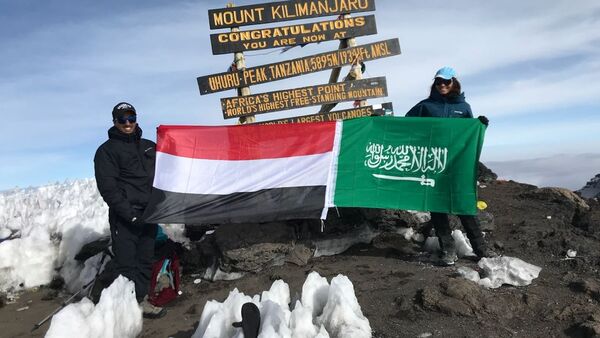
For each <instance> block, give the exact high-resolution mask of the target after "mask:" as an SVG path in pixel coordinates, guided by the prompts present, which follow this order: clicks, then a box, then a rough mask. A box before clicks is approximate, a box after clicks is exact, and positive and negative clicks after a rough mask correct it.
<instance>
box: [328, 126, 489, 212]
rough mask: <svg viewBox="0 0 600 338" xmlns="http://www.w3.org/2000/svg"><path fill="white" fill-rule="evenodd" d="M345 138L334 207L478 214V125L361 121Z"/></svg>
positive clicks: (480, 139)
mask: <svg viewBox="0 0 600 338" xmlns="http://www.w3.org/2000/svg"><path fill="white" fill-rule="evenodd" d="M341 133H342V134H341V140H340V141H339V142H340V144H339V154H338V157H337V163H334V165H333V169H334V170H335V168H336V167H337V174H336V175H335V177H336V179H335V183H334V184H335V186H334V187H331V188H332V189H331V190H332V191H333V194H332V195H333V196H331V197H330V198H332V200H333V205H336V206H339V207H370V208H384V209H404V210H421V211H434V212H444V213H451V214H458V215H474V214H475V213H476V202H477V187H476V177H477V162H478V160H479V155H480V152H481V147H482V145H483V139H484V135H485V127H484V126H483V125H482V124H481V123H480V122H479V120H477V119H461V118H411V117H387V116H386V117H374V118H360V119H353V120H346V121H343V127H342V132H341Z"/></svg>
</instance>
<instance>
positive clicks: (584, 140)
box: [0, 0, 600, 190]
mask: <svg viewBox="0 0 600 338" xmlns="http://www.w3.org/2000/svg"><path fill="white" fill-rule="evenodd" d="M261 2H266V1H236V2H235V3H236V5H246V4H255V3H261ZM226 3H227V2H226V1H183V0H170V1H158V0H144V1H141V0H139V1H114V0H106V1H92V0H78V1H66V0H47V1H34V0H19V1H12V0H0V45H1V46H2V48H0V116H2V120H3V123H2V124H1V125H0V144H2V146H0V163H1V165H0V190H5V189H10V188H14V187H27V186H38V185H43V184H47V183H54V182H62V181H64V180H66V179H77V178H88V177H93V175H94V173H93V156H94V152H95V151H96V149H97V147H98V146H99V145H100V144H101V143H102V142H104V141H105V140H106V138H107V130H108V128H109V127H110V126H111V125H112V122H111V113H110V112H111V109H112V107H113V106H114V105H115V104H116V103H117V102H120V101H127V102H130V103H132V104H133V105H134V106H135V107H136V109H137V111H138V121H139V123H140V126H141V128H142V129H143V130H144V136H145V137H146V138H149V139H152V140H155V139H156V133H155V128H156V127H157V126H158V125H161V124H163V125H167V124H188V125H222V124H233V123H235V120H224V119H223V117H222V112H221V109H220V102H219V99H220V98H223V97H229V96H234V95H235V92H234V91H232V90H230V91H225V92H220V93H214V94H208V95H200V93H199V90H198V86H197V83H196V77H198V76H203V75H209V74H214V73H220V72H224V71H226V70H227V68H228V67H229V65H230V63H231V61H232V57H233V56H232V55H231V54H226V55H212V52H211V48H210V41H209V35H210V34H211V33H216V32H221V31H222V30H215V31H211V30H210V29H209V25H208V9H213V8H222V7H225V5H226ZM376 7H377V10H376V11H375V12H374V13H372V14H375V17H376V20H377V30H378V34H377V35H372V36H366V37H359V38H357V43H358V44H365V43H370V42H374V41H380V40H385V39H391V38H398V39H399V41H400V47H401V50H402V53H401V55H398V56H395V57H391V58H385V59H379V60H374V61H371V62H367V64H366V66H367V69H366V73H365V75H366V76H367V77H376V76H386V78H387V85H388V93H389V96H388V97H387V98H382V99H373V100H369V103H374V104H376V103H382V102H392V103H393V104H394V111H395V115H398V116H403V115H404V114H405V112H406V111H408V110H409V109H410V108H411V107H412V106H413V105H415V104H416V103H417V102H418V101H420V100H422V99H424V98H425V97H426V96H427V95H428V93H429V86H430V85H431V81H432V78H433V75H434V73H435V71H436V70H437V69H438V68H440V67H442V66H445V65H449V66H452V67H454V68H455V69H456V70H457V73H458V75H457V77H458V79H459V80H460V81H461V84H462V88H463V90H464V91H465V96H466V99H467V101H468V102H469V103H470V104H471V107H472V108H473V111H474V114H475V115H485V116H487V117H488V118H489V120H490V126H489V128H488V130H487V135H486V140H485V145H484V148H483V153H482V161H483V162H484V163H487V164H489V166H490V167H491V168H492V170H495V171H496V172H497V173H498V174H499V175H500V177H501V178H505V179H515V180H527V183H532V184H536V185H541V186H562V187H566V188H570V189H579V188H581V187H583V185H584V184H585V183H586V182H587V181H588V180H589V179H590V178H592V177H593V176H595V175H596V174H598V173H600V160H599V158H600V136H598V134H599V133H598V131H600V2H598V1H597V0H581V1H577V0H576V1H573V0H570V1H563V0H558V1H542V0H531V1H527V2H523V1H516V0H507V1H474V0H473V1H467V0H455V1H452V2H448V1H437V0H436V1H418V0H405V1H395V0H376ZM365 14H371V13H365ZM356 15H362V14H356ZM327 19H331V18H319V19H311V20H308V21H321V20H327ZM292 23H295V22H294V21H288V22H285V23H279V24H278V25H288V24H292ZM258 27H261V26H249V27H247V28H244V29H250V28H258ZM337 47H338V43H337V42H336V41H329V42H322V43H320V44H312V45H307V46H305V47H303V48H300V47H297V48H293V49H291V50H290V51H288V52H286V53H283V54H282V53H281V52H280V50H277V49H268V50H263V51H254V52H248V53H246V64H247V66H248V67H251V66H257V65H262V64H267V63H272V62H278V61H283V60H287V59H292V58H296V57H302V56H308V55H311V54H316V53H321V52H326V51H332V50H335V49H336V48H337ZM346 72H347V69H344V70H343V71H342V74H345V73H346ZM328 78H329V72H328V71H324V72H318V73H313V74H311V75H305V76H300V77H295V78H291V79H286V80H281V81H276V82H271V83H267V84H262V85H257V86H253V87H251V91H252V93H259V92H266V91H272V90H277V89H284V88H296V87H302V86H306V85H307V84H318V83H326V82H327V80H328ZM344 108H350V104H349V103H346V104H342V105H339V109H344ZM316 110H318V107H314V108H313V109H303V110H299V111H291V112H290V111H287V112H278V113H269V114H263V115H258V117H257V120H258V121H266V120H272V119H277V118H282V117H288V116H296V115H305V114H310V113H313V112H316Z"/></svg>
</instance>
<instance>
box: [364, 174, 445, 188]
mask: <svg viewBox="0 0 600 338" xmlns="http://www.w3.org/2000/svg"><path fill="white" fill-rule="evenodd" d="M373 176H375V177H377V178H381V179H382V180H394V181H415V182H420V183H421V185H424V186H430V187H432V188H433V187H435V180H434V179H433V178H425V175H422V176H421V177H399V176H390V175H381V174H373Z"/></svg>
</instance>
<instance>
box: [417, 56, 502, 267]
mask: <svg viewBox="0 0 600 338" xmlns="http://www.w3.org/2000/svg"><path fill="white" fill-rule="evenodd" d="M406 116H408V117H459V118H472V117H473V113H472V112H471V106H470V105H469V104H468V103H467V101H465V95H464V93H463V92H462V91H461V87H460V82H458V80H457V79H456V72H455V71H454V69H452V68H450V67H443V68H441V69H440V70H438V71H437V73H436V74H435V78H434V82H433V84H432V85H431V92H430V94H429V97H428V98H426V99H425V100H423V101H421V102H419V103H417V105H415V106H414V107H412V108H411V110H409V111H408V113H406ZM478 119H479V121H481V123H483V124H484V125H486V126H487V125H488V119H487V118H486V117H485V116H479V117H478ZM458 217H459V218H460V222H461V223H462V225H463V227H464V228H465V231H466V233H467V237H468V238H469V241H470V242H471V246H472V247H473V251H474V252H475V254H476V255H477V256H478V257H495V256H497V254H496V253H495V252H494V251H492V250H491V249H490V248H489V247H488V246H487V245H486V243H485V240H484V238H483V233H482V232H481V228H480V226H479V221H478V220H477V218H476V217H475V216H471V215H458ZM431 222H432V223H433V227H434V228H435V232H436V234H437V236H438V239H439V243H440V248H441V250H442V254H441V256H440V260H441V263H442V264H444V265H454V262H455V261H456V260H457V259H458V257H457V256H456V247H455V245H454V239H453V238H452V235H451V234H452V230H451V229H450V222H449V220H448V214H445V213H439V212H432V213H431Z"/></svg>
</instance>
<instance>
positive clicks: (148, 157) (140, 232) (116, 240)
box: [92, 102, 165, 318]
mask: <svg viewBox="0 0 600 338" xmlns="http://www.w3.org/2000/svg"><path fill="white" fill-rule="evenodd" d="M112 117H113V124H114V125H113V127H111V128H110V129H109V130H108V140H107V141H106V142H104V143H103V144H102V145H101V146H100V147H99V148H98V150H97V151H96V156H95V157H94V170H95V174H96V184H97V185H98V190H99V191H100V195H102V198H103V199H104V201H105V202H106V204H108V208H109V209H108V221H109V224H110V232H111V237H112V250H113V254H114V258H113V260H112V262H111V265H110V266H109V267H107V268H106V269H105V271H104V272H103V273H102V275H101V276H100V277H99V278H98V281H97V283H96V284H95V285H94V287H93V289H92V298H96V299H92V300H93V301H95V302H97V301H98V299H99V297H100V292H101V290H102V288H104V287H106V286H108V285H110V283H112V281H113V280H114V279H115V278H116V277H117V276H118V275H123V276H125V277H127V278H128V279H129V280H131V281H133V282H134V283H135V293H136V297H137V299H138V302H140V305H141V306H142V310H143V313H144V316H145V317H147V318H158V317H162V316H163V315H164V314H165V310H164V309H162V308H160V307H156V306H153V305H152V304H150V303H149V302H148V300H147V295H148V288H149V285H150V276H151V273H152V263H153V260H154V239H155V237H156V232H157V225H156V224H147V223H144V221H143V220H142V215H143V213H144V209H145V208H146V205H147V204H148V199H149V198H150V193H151V190H152V181H153V179H154V164H155V163H154V161H155V157H156V144H155V143H154V142H152V141H150V140H146V139H143V138H142V129H140V127H138V125H137V122H136V121H137V113H136V110H135V108H134V107H133V106H132V105H131V104H129V103H127V102H120V103H118V104H117V105H116V106H115V107H114V108H113V111H112Z"/></svg>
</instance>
